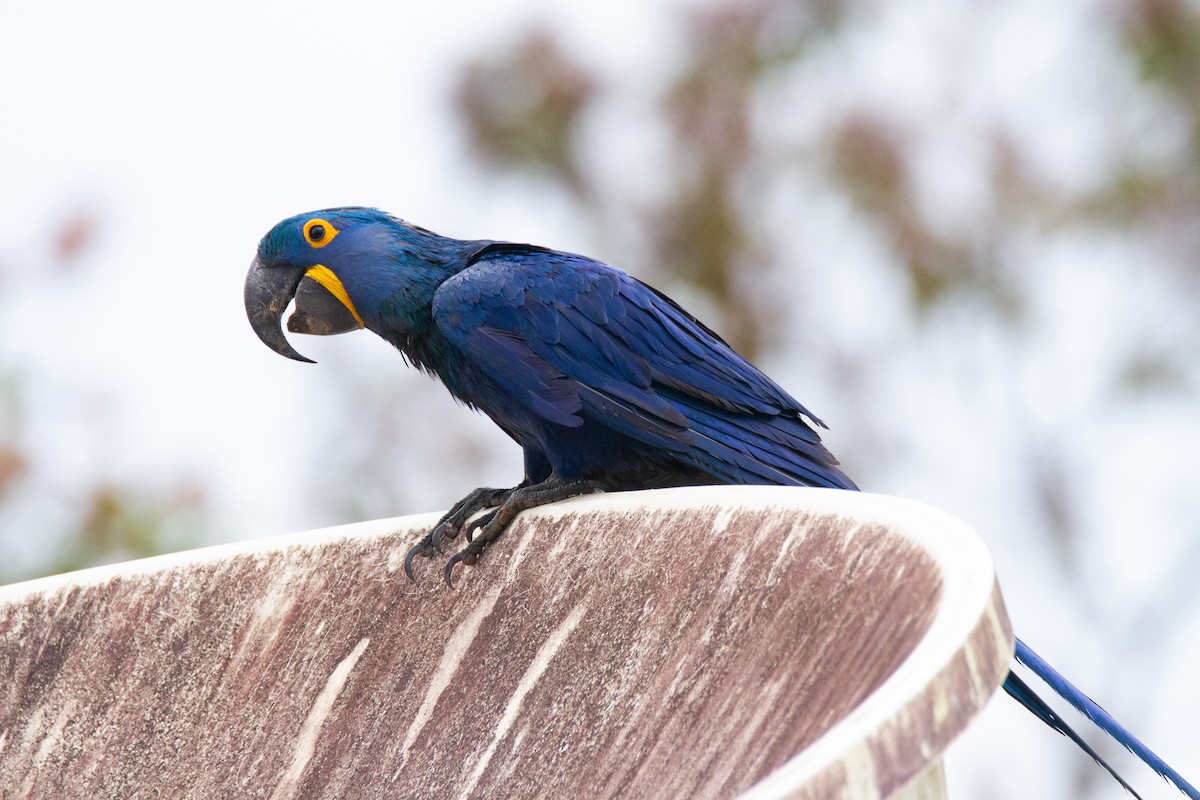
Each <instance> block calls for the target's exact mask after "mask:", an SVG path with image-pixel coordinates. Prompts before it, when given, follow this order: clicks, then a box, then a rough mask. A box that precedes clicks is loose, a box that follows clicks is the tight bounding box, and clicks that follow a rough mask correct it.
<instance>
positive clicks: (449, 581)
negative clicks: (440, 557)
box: [442, 548, 474, 589]
mask: <svg viewBox="0 0 1200 800" xmlns="http://www.w3.org/2000/svg"><path fill="white" fill-rule="evenodd" d="M468 549H469V548H468ZM466 552H467V551H466V550H463V551H462V552H459V553H455V554H454V555H452V556H450V560H449V561H447V562H446V569H445V570H443V572H442V577H443V578H445V580H446V585H447V586H449V587H450V588H451V589H453V588H454V565H455V564H458V563H459V562H462V561H464V560H465V559H464V557H463V553H466ZM472 563H474V562H473V561H472Z"/></svg>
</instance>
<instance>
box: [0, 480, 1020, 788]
mask: <svg viewBox="0 0 1200 800" xmlns="http://www.w3.org/2000/svg"><path fill="white" fill-rule="evenodd" d="M435 519H436V515H425V516H421V517H410V518H403V519H397V520H383V521H379V522H375V523H365V524H362V525H357V526H347V527H345V528H340V529H332V530H329V531H322V532H316V533H310V534H304V535H297V536H294V537H279V538H277V539H274V540H264V541H257V542H249V543H247V544H245V545H239V546H229V547H220V548H210V549H207V550H201V551H195V552H193V553H184V554H177V555H174V556H168V557H164V558H159V559H147V560H144V561H139V562H131V563H130V564H126V565H116V566H114V567H107V568H101V569H98V570H88V571H84V572H80V573H74V574H73V575H68V576H60V577H56V578H51V579H46V580H43V581H33V582H29V583H26V584H19V585H14V586H10V587H0V675H3V676H4V678H5V681H4V684H3V686H0V797H6V798H7V797H20V798H75V797H80V798H83V797H87V798H91V797H103V798H142V797H145V798H150V797H172V798H174V797H187V798H190V797H195V798H211V797H246V798H298V797H303V798H360V797H361V798H368V797H370V798H379V797H420V798H426V797H427V798H452V797H474V798H490V797H496V798H500V797H503V798H520V797H596V798H604V797H614V798H615V797H622V798H637V797H688V798H704V797H730V796H733V795H735V794H737V793H739V792H743V791H745V792H746V793H747V797H785V796H788V797H839V796H840V797H873V796H883V797H886V796H888V795H889V794H891V793H893V792H895V791H897V790H899V789H901V788H902V787H904V786H905V785H906V784H907V783H909V782H910V781H911V780H912V779H913V778H914V777H917V776H919V775H921V774H922V773H925V772H926V771H927V770H928V769H929V766H930V764H931V763H933V762H936V760H937V758H938V754H939V753H940V752H941V750H942V749H943V748H944V747H945V746H946V744H948V742H949V741H950V740H951V739H952V738H953V737H954V736H955V735H957V733H958V732H959V731H961V729H962V728H963V727H964V726H965V725H966V723H967V722H968V721H969V719H970V718H971V716H973V715H974V714H975V713H976V712H977V711H978V710H979V708H981V707H982V705H983V704H984V703H985V702H986V701H987V698H988V696H989V695H990V694H991V692H992V691H993V690H994V689H995V687H996V686H997V685H998V684H999V683H1000V681H1001V680H1002V679H1003V676H1004V674H1005V672H1006V670H1007V664H1008V659H1009V655H1010V653H1011V645H1012V639H1011V632H1010V631H1009V629H1008V623H1007V620H1006V618H1005V616H1004V610H1003V605H1002V603H1001V602H1000V600H999V593H998V589H997V588H996V585H995V578H994V576H993V575H992V572H991V563H990V560H989V559H988V558H987V554H986V550H984V549H983V547H982V545H980V544H979V543H978V540H977V539H976V538H975V537H974V536H973V534H971V533H970V531H968V530H967V529H966V528H965V527H963V526H961V524H960V523H957V522H956V521H954V520H952V519H951V518H949V517H947V516H945V515H943V514H940V512H935V511H932V510H930V509H925V508H923V507H920V506H917V505H915V504H912V503H904V502H903V501H896V500H892V499H889V498H879V497H872V496H870V495H862V494H858V493H850V492H833V491H820V490H803V489H780V488H753V489H747V488H734V487H720V488H698V489H681V490H669V491H659V492H638V493H629V494H620V495H597V496H592V497H588V498H580V499H577V500H574V501H569V502H566V503H561V504H557V505H556V506H554V507H550V508H546V509H541V510H537V511H534V512H527V513H526V514H523V515H522V517H521V518H519V520H518V522H517V523H516V524H515V526H514V527H513V528H512V529H511V530H510V531H509V532H508V533H507V534H506V535H505V536H504V537H503V538H502V539H500V540H499V542H498V543H497V544H496V545H495V546H494V547H493V548H492V549H491V550H489V551H488V552H487V553H486V554H485V555H484V557H483V558H482V559H481V560H480V562H479V564H478V565H477V566H475V567H472V568H467V569H460V570H459V572H458V573H457V581H456V588H454V589H448V588H447V587H446V586H445V585H444V584H443V583H442V582H441V577H440V575H441V561H440V560H438V561H436V562H435V561H426V560H420V561H418V563H417V580H416V581H415V582H410V581H408V580H407V579H406V578H405V577H404V575H403V572H402V571H401V569H400V567H401V563H402V560H403V555H404V553H405V552H406V550H407V549H408V547H409V546H410V545H411V544H412V543H413V542H414V541H415V539H416V538H417V537H418V536H419V535H420V533H421V532H422V531H423V530H424V529H425V528H426V527H427V526H428V525H429V524H431V523H432V522H433V521H434V520H435ZM756 784H757V785H756Z"/></svg>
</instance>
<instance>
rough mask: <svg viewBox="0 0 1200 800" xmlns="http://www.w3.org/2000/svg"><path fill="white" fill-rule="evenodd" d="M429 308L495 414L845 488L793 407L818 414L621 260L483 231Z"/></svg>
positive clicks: (701, 465)
mask: <svg viewBox="0 0 1200 800" xmlns="http://www.w3.org/2000/svg"><path fill="white" fill-rule="evenodd" d="M433 313H434V321H435V323H436V325H437V327H438V330H439V331H440V332H441V333H442V334H443V335H444V336H445V337H446V338H447V339H448V340H450V341H451V342H452V343H453V344H454V346H455V347H456V348H458V349H459V350H460V351H461V353H462V355H463V357H464V358H465V359H466V360H467V361H469V362H470V364H471V365H472V367H473V368H474V371H475V374H481V373H486V375H487V376H488V378H489V380H490V381H492V382H493V384H494V385H495V386H497V387H499V388H500V390H501V391H502V392H503V394H504V399H503V401H502V403H499V404H497V402H496V401H495V399H489V398H487V397H486V395H487V394H488V393H487V392H480V393H479V395H480V402H476V404H477V405H479V406H480V407H481V408H483V410H485V411H487V412H488V413H489V414H491V415H492V416H493V418H495V417H497V416H500V417H505V416H509V417H511V416H514V415H516V414H518V413H520V414H526V415H531V416H532V417H533V418H535V420H537V421H541V422H545V423H551V424H553V425H555V426H560V427H563V428H568V429H570V428H580V427H582V426H585V425H595V424H598V425H601V426H603V427H604V428H606V429H608V430H609V431H611V432H613V433H616V434H617V435H619V436H622V437H625V438H626V439H628V440H630V441H632V442H636V443H638V444H640V445H642V446H644V447H645V448H647V449H651V450H654V451H657V452H661V451H666V452H668V453H671V454H674V456H675V457H677V458H678V459H679V461H680V462H682V463H686V464H688V465H690V466H691V467H693V468H695V469H699V470H701V471H703V472H706V473H708V474H709V475H711V476H713V478H714V479H715V480H718V481H721V482H730V483H757V484H763V483H765V484H784V485H797V484H802V485H815V486H830V487H837V488H844V489H851V488H855V487H854V484H853V483H852V482H851V481H850V479H849V478H847V477H846V476H845V475H843V474H842V473H841V472H840V471H839V470H838V469H837V466H836V464H837V461H836V460H835V459H834V458H833V456H832V455H831V454H830V453H829V451H828V450H826V449H825V447H824V446H823V445H822V444H821V440H820V437H819V436H818V435H817V433H816V431H814V430H813V428H812V427H811V426H809V425H808V424H807V423H806V422H805V420H804V417H807V418H808V419H809V420H812V421H813V422H814V423H815V424H817V425H822V423H821V422H820V420H818V419H817V418H816V417H815V416H814V415H812V414H811V413H809V412H808V410H807V409H805V408H804V407H803V406H801V405H800V404H799V403H798V402H796V401H795V400H794V399H793V398H792V397H790V396H789V395H788V394H787V393H786V392H785V391H783V389H781V388H780V387H779V386H778V385H777V384H775V383H774V382H773V381H772V380H771V379H770V378H768V377H767V376H765V375H764V374H763V373H761V372H759V371H758V370H757V369H756V368H755V367H753V366H752V365H751V364H750V363H749V362H747V361H746V360H745V359H743V358H742V357H741V356H739V355H738V354H737V353H736V352H734V351H733V349H732V348H730V347H729V345H728V344H726V343H725V342H724V341H723V340H722V339H721V338H720V337H719V336H717V335H716V334H715V333H713V332H712V331H711V330H709V329H708V328H707V327H705V326H704V325H703V324H702V323H701V322H699V321H698V320H696V319H695V318H694V317H692V316H691V315H690V314H688V313H687V312H686V311H684V310H683V309H682V308H680V307H679V306H678V305H676V304H675V303H674V302H673V301H671V300H670V299H669V298H667V297H666V296H665V295H662V294H660V293H659V292H657V291H655V290H654V289H652V288H650V287H649V286H646V285H645V284H643V283H640V282H639V281H636V280H634V279H633V278H631V277H629V276H628V275H626V274H625V273H623V272H621V271H620V270H617V269H614V268H612V267H609V266H607V265H605V264H601V263H599V262H596V261H592V260H590V259H587V258H584V257H582V256H575V255H570V254H566V253H558V252H553V251H549V250H542V249H539V248H535V247H531V246H525V245H506V244H494V245H491V246H489V247H487V248H485V249H484V250H483V251H481V252H480V253H479V254H477V256H476V258H475V261H474V263H473V264H472V265H471V266H469V267H468V268H467V269H465V270H463V271H461V272H459V273H458V274H457V275H455V276H454V277H453V278H451V279H449V280H447V281H446V282H445V283H444V284H443V285H442V286H441V288H439V290H438V292H437V294H436V296H435V297H434V303H433ZM467 380H468V381H469V379H467ZM462 389H463V391H462V393H463V395H464V396H465V397H466V398H467V399H468V401H469V402H475V401H474V400H473V399H472V397H471V394H472V392H471V387H470V386H464V387H462ZM489 402H491V403H492V405H493V406H495V405H502V406H503V407H501V408H495V407H493V408H487V407H485V405H486V404H487V403H489ZM515 427H520V426H515Z"/></svg>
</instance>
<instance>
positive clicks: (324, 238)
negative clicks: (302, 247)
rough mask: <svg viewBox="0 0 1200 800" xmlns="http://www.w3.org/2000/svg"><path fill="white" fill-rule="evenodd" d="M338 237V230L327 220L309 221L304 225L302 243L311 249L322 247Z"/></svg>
mask: <svg viewBox="0 0 1200 800" xmlns="http://www.w3.org/2000/svg"><path fill="white" fill-rule="evenodd" d="M337 235H338V229H337V228H335V227H333V224H332V223H331V222H329V221H328V220H323V219H310V220H309V221H308V222H306V223H304V241H306V242H308V243H309V244H310V245H312V246H313V247H324V246H325V245H327V244H329V243H330V242H332V241H333V237H335V236H337Z"/></svg>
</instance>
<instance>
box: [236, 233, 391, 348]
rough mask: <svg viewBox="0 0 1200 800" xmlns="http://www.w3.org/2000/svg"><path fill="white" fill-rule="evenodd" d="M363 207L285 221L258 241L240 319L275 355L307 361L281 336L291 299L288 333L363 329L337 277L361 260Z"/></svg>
mask: <svg viewBox="0 0 1200 800" xmlns="http://www.w3.org/2000/svg"><path fill="white" fill-rule="evenodd" d="M366 211H367V210H366V209H328V210H325V211H313V212H310V213H307V214H299V215H297V216H294V217H291V218H289V219H285V220H284V221H283V222H280V223H279V224H278V225H276V226H275V227H274V228H272V229H271V231H270V232H269V233H268V234H267V235H266V236H264V237H263V238H262V241H261V242H259V243H258V253H257V255H256V256H255V258H254V261H253V262H252V263H251V264H250V271H249V272H248V273H247V275H246V288H245V302H246V315H247V316H248V317H249V318H250V325H251V327H253V328H254V332H255V333H257V334H258V338H260V339H262V341H263V342H264V343H265V344H266V345H267V346H268V347H270V348H271V349H272V350H274V351H275V352H276V353H279V354H280V355H284V356H287V357H288V358H294V359H296V360H297V361H307V362H310V363H311V362H312V359H310V358H305V357H304V356H302V355H300V353H298V352H296V350H295V349H294V348H293V347H292V345H291V343H290V342H288V340H287V338H286V337H284V335H283V325H282V322H283V312H284V311H285V310H286V309H287V306H288V303H290V302H292V301H293V300H295V309H294V311H293V312H292V315H291V316H290V317H289V318H288V330H290V331H292V332H294V333H313V334H318V335H323V336H328V335H332V334H337V333H346V332H347V331H352V330H358V329H359V328H364V327H366V323H365V322H364V321H363V318H362V315H361V314H360V313H359V311H358V307H357V306H356V305H355V303H354V300H353V299H352V298H351V297H350V293H349V292H348V291H347V289H346V284H345V283H343V281H342V278H341V277H340V276H339V273H343V274H345V273H346V272H347V271H348V270H350V269H352V265H353V264H354V263H355V262H357V261H360V260H361V253H362V251H363V244H364V242H363V239H364V235H365V234H366V233H369V228H370V227H371V224H370V223H371V217H372V216H374V215H378V216H380V217H386V215H384V214H380V213H379V212H374V213H373V214H364V212H366Z"/></svg>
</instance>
